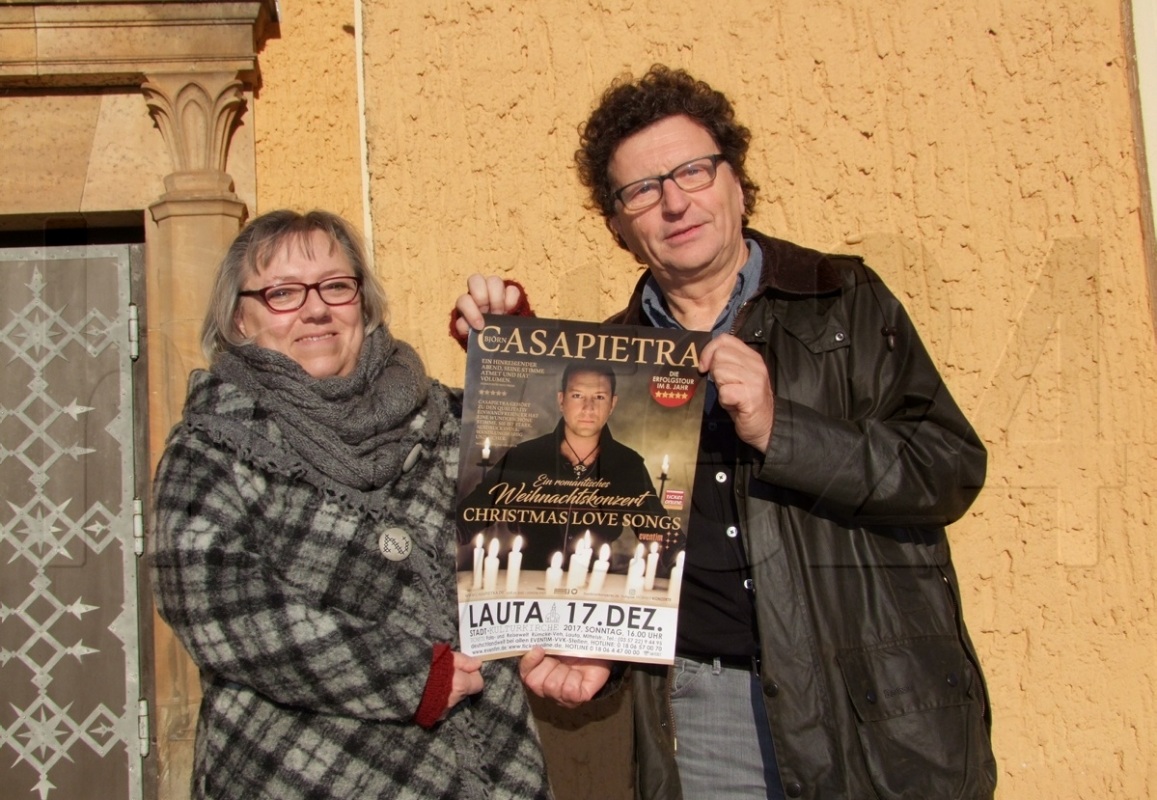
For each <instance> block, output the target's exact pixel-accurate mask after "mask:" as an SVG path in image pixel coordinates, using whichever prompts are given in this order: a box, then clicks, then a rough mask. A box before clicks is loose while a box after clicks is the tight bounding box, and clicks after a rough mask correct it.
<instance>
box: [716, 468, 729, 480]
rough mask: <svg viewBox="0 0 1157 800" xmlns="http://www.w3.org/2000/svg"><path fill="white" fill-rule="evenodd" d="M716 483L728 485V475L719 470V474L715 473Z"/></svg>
mask: <svg viewBox="0 0 1157 800" xmlns="http://www.w3.org/2000/svg"><path fill="white" fill-rule="evenodd" d="M715 482H716V483H727V473H726V472H724V471H723V470H719V472H716V473H715Z"/></svg>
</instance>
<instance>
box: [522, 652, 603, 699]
mask: <svg viewBox="0 0 1157 800" xmlns="http://www.w3.org/2000/svg"><path fill="white" fill-rule="evenodd" d="M518 671H519V673H520V674H521V675H522V682H523V683H524V684H526V688H527V689H529V690H530V691H532V692H534V693H535V694H536V695H538V696H539V697H545V698H547V699H549V700H554V701H555V702H556V703H558V704H559V705H560V706H562V707H563V708H577V707H578V706H580V705H582V704H583V703H585V702H586V701H587V700H590V699H591V698H592V697H594V696H595V694H597V693H598V691H599V689H602V688H603V686H604V685H606V682H607V678H609V677H610V676H611V662H610V661H606V660H604V659H601V658H575V657H570V656H548V655H547V654H546V651H545V650H543V649H542V648H541V647H535V648H532V649H531V650H530V651H528V652H527V653H526V655H524V656H523V657H522V660H521V661H520V662H519V663H518Z"/></svg>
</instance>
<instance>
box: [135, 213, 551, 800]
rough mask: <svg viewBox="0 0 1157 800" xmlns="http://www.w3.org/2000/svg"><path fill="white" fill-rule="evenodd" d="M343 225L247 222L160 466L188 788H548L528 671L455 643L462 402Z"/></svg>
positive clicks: (239, 793)
mask: <svg viewBox="0 0 1157 800" xmlns="http://www.w3.org/2000/svg"><path fill="white" fill-rule="evenodd" d="M384 316H385V297H384V295H383V293H382V290H381V288H380V287H379V286H378V284H377V283H376V282H375V280H374V278H373V276H372V275H371V274H370V273H369V272H368V270H367V267H366V263H365V258H364V256H363V253H362V249H361V245H360V242H359V240H358V239H357V237H356V235H355V234H354V233H353V232H352V231H351V229H350V227H349V225H348V224H347V223H345V222H344V221H343V220H342V219H340V218H339V217H336V216H334V215H332V214H328V213H325V212H320V211H313V212H310V213H309V214H306V215H300V214H297V213H295V212H292V211H274V212H271V213H269V214H265V215H263V216H261V217H258V218H257V219H255V220H253V221H252V222H251V223H250V224H249V225H248V226H247V227H246V228H245V229H244V230H242V231H241V233H240V235H239V236H238V237H237V239H236V241H234V243H233V244H232V246H231V247H230V249H229V252H228V253H227V254H226V256H225V259H224V261H223V262H222V264H221V266H220V268H219V270H218V273H217V279H216V283H215V286H214V289H213V297H212V300H211V304H210V309H209V312H208V314H207V315H206V318H205V325H204V331H203V337H202V344H203V347H204V350H205V354H206V357H207V359H208V361H209V363H210V365H211V366H210V368H209V369H208V370H207V371H202V370H198V371H195V372H194V373H193V374H192V375H191V377H190V380H189V395H188V399H187V400H186V405H185V412H184V418H183V420H182V421H181V423H180V424H178V425H177V426H176V428H174V430H173V432H172V434H171V436H170V438H169V442H168V444H167V447H166V450H165V454H164V457H163V459H162V461H161V464H160V466H159V468H158V473H157V479H156V486H155V508H156V551H155V553H154V556H153V562H152V564H153V576H154V581H155V587H156V592H157V601H158V608H159V611H160V613H161V616H162V617H163V618H164V619H165V620H166V622H168V623H169V624H170V625H171V626H172V627H173V629H174V631H176V633H177V635H178V636H179V637H180V639H181V641H182V642H183V643H184V644H185V646H186V647H187V648H188V650H189V652H190V654H191V655H192V657H193V660H194V661H195V662H196V663H197V664H198V666H199V667H200V669H201V682H202V687H203V693H204V696H203V699H202V703H201V711H200V717H199V719H198V723H197V741H196V760H195V764H194V773H193V797H194V798H245V800H256V798H270V799H276V800H294V798H302V799H303V800H304V798H310V800H315V799H318V798H341V800H361V799H362V798H387V797H388V798H395V797H398V798H402V797H413V798H419V797H420V798H500V797H518V798H549V797H550V790H549V788H548V785H547V780H546V771H545V767H544V766H543V761H542V753H541V749H540V746H539V742H538V736H537V733H536V731H535V729H534V726H533V722H532V720H531V717H530V712H529V709H528V706H527V702H526V698H525V695H524V693H523V690H522V686H521V684H520V682H519V676H518V673H517V671H516V669H515V667H514V665H513V664H512V663H511V662H509V661H491V662H488V663H486V664H482V663H481V662H480V661H478V660H477V659H474V658H470V657H467V656H465V655H463V654H462V653H460V652H456V651H454V650H453V648H454V647H456V644H455V643H456V639H457V605H456V603H457V597H456V589H455V586H456V584H455V574H454V560H453V548H454V519H453V507H454V506H453V498H454V491H455V477H456V475H455V473H456V468H457V461H458V434H459V419H458V416H459V411H460V403H459V400H460V398H458V397H455V396H453V395H452V394H451V393H450V392H448V391H447V389H445V388H444V387H442V386H441V385H439V384H438V383H436V382H433V381H431V379H430V378H428V377H427V376H426V374H425V371H424V369H423V366H422V363H421V361H420V360H419V358H418V356H417V354H416V353H415V352H414V350H413V349H412V348H411V347H410V346H409V345H407V344H405V343H404V342H400V341H398V340H396V339H394V338H393V337H392V336H391V335H390V332H389V330H388V329H387V328H386V327H385V326H384V324H383V321H384Z"/></svg>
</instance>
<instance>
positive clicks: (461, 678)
mask: <svg viewBox="0 0 1157 800" xmlns="http://www.w3.org/2000/svg"><path fill="white" fill-rule="evenodd" d="M481 670H482V659H480V658H474V657H473V656H468V655H464V654H462V653H459V652H458V651H454V680H453V683H452V684H451V685H450V697H449V699H448V700H447V701H446V710H447V711H449V710H450V709H452V708H453V707H454V706H456V705H458V704H459V703H461V702H462V701H463V700H465V699H466V698H467V697H469V696H470V695H472V694H478V693H479V692H481V691H482V672H481Z"/></svg>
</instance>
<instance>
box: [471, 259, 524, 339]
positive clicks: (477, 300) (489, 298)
mask: <svg viewBox="0 0 1157 800" xmlns="http://www.w3.org/2000/svg"><path fill="white" fill-rule="evenodd" d="M521 299H522V292H521V291H520V290H519V288H518V287H517V286H514V285H508V284H507V283H506V282H505V281H504V280H503V279H502V278H499V277H498V276H497V275H489V276H486V275H477V274H475V275H471V276H470V277H469V278H467V279H466V294H464V295H461V296H460V297H459V298H458V301H457V302H456V303H455V304H454V308H455V309H456V310H457V311H458V318H457V319H456V320H455V321H454V329H455V330H456V331H457V333H458V338H459V339H465V338H466V336H467V334H469V333H470V329H471V328H473V329H474V330H481V328H482V315H483V314H505V313H507V312H508V311H510V310H512V309H514V308H515V307H517V306H518V303H519V301H520V300H521Z"/></svg>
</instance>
